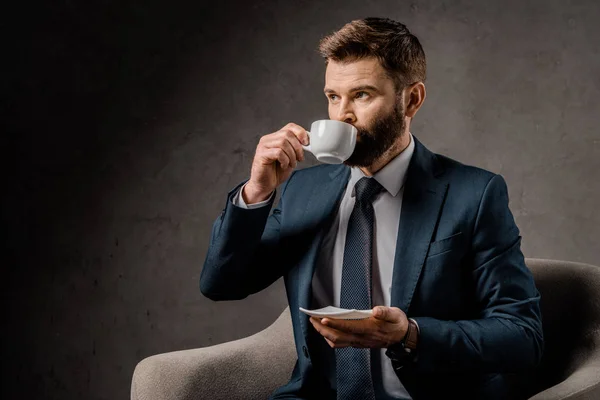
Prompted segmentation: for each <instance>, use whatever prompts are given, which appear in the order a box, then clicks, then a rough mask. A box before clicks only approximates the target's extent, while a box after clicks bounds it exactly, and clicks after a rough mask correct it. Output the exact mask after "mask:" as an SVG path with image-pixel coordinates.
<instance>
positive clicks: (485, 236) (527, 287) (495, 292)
mask: <svg viewBox="0 0 600 400" xmlns="http://www.w3.org/2000/svg"><path fill="white" fill-rule="evenodd" d="M472 238H473V239H472V270H471V274H472V278H473V280H474V281H475V284H476V288H477V291H476V296H477V297H476V301H477V302H478V304H479V309H480V310H481V312H480V315H479V316H478V318H477V319H474V320H460V321H442V320H438V319H434V318H428V317H414V319H415V320H416V321H417V323H418V325H419V328H420V334H419V341H418V353H417V354H418V357H417V361H416V362H415V364H414V365H413V366H414V367H415V368H416V371H422V372H442V371H453V372H460V371H468V370H478V371H480V372H514V371H518V370H520V369H522V368H530V367H532V366H535V365H537V364H538V363H539V361H540V359H541V356H542V351H543V333H542V322H541V312H540V305H539V302H540V294H539V292H538V290H537V288H536V287H535V283H534V280H533V276H532V274H531V272H530V271H529V269H528V268H527V266H526V265H525V259H524V257H523V254H522V252H521V249H520V243H521V236H520V235H519V229H518V228H517V226H516V224H515V221H514V219H513V216H512V213H511V212H510V210H509V208H508V191H507V188H506V183H505V181H504V179H503V178H502V177H501V176H500V175H495V176H494V177H492V178H491V179H490V181H489V182H488V184H487V186H486V188H485V190H484V192H483V195H482V198H481V200H480V204H479V210H478V211H477V215H476V218H475V222H474V226H473V236H472Z"/></svg>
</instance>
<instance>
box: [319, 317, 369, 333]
mask: <svg viewBox="0 0 600 400" xmlns="http://www.w3.org/2000/svg"><path fill="white" fill-rule="evenodd" d="M321 324H323V325H326V326H329V327H331V328H333V329H337V330H340V331H344V332H350V333H356V334H361V335H362V334H365V333H368V332H370V331H371V330H372V327H370V326H369V325H367V323H366V322H365V320H358V321H356V320H350V321H345V320H343V319H329V318H323V319H322V320H321Z"/></svg>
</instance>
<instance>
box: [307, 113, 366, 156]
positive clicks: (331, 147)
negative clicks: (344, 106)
mask: <svg viewBox="0 0 600 400" xmlns="http://www.w3.org/2000/svg"><path fill="white" fill-rule="evenodd" d="M357 133H358V131H357V130H356V128H355V127H354V126H352V125H350V124H347V123H345V122H342V121H336V120H333V119H321V120H318V121H315V122H313V123H312V125H311V126H310V131H309V132H308V137H309V139H310V143H309V145H308V146H302V147H303V148H304V150H307V151H309V152H311V153H313V154H314V156H315V158H316V159H317V160H319V161H320V162H322V163H326V164H341V163H343V162H344V161H346V160H347V159H348V158H350V156H351V155H352V152H353V151H354V146H356V135H357Z"/></svg>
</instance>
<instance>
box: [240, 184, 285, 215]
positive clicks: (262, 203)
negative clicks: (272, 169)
mask: <svg viewBox="0 0 600 400" xmlns="http://www.w3.org/2000/svg"><path fill="white" fill-rule="evenodd" d="M247 184H248V182H246V183H244V186H242V187H241V188H240V190H238V191H237V193H236V194H235V195H234V196H233V198H232V199H231V202H232V203H233V205H234V206H237V207H240V208H244V209H246V210H252V209H254V208H260V207H264V206H266V205H268V204H269V202H270V201H271V199H272V198H273V196H274V195H275V191H273V192H272V193H271V196H269V198H268V199H266V200H264V201H259V202H258V203H253V204H246V202H245V201H244V196H242V190H244V187H246V185H247Z"/></svg>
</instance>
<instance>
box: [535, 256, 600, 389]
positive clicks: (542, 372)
mask: <svg viewBox="0 0 600 400" xmlns="http://www.w3.org/2000/svg"><path fill="white" fill-rule="evenodd" d="M525 261H526V264H527V267H528V268H529V269H530V270H531V272H532V274H533V276H534V279H535V283H536V286H537V288H538V290H539V291H540V295H541V300H540V304H541V309H542V323H543V329H544V355H543V357H542V362H541V364H540V366H539V367H538V370H537V371H536V373H535V374H534V376H532V381H531V382H530V385H531V389H532V391H533V392H539V391H541V390H543V389H545V388H548V387H551V386H554V385H555V384H557V383H559V382H561V381H563V380H564V379H566V378H567V377H568V376H569V375H570V374H571V373H572V372H573V371H574V370H575V369H577V367H578V366H579V365H581V363H583V361H585V360H586V359H587V357H588V356H589V355H590V354H591V351H592V350H593V349H594V348H595V347H596V346H598V344H599V343H600V339H599V336H600V267H597V266H593V265H588V264H582V263H576V262H567V261H556V260H543V259H533V258H529V259H526V260H525Z"/></svg>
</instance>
